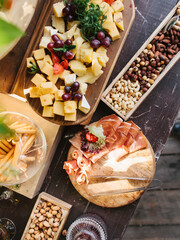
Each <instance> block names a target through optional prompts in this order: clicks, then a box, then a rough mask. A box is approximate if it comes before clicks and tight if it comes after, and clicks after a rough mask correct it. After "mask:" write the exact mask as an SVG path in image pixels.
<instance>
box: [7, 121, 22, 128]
mask: <svg viewBox="0 0 180 240" xmlns="http://www.w3.org/2000/svg"><path fill="white" fill-rule="evenodd" d="M18 124H20V123H19V122H18V121H16V122H14V123H12V124H11V125H9V128H12V127H14V126H16V125H18Z"/></svg>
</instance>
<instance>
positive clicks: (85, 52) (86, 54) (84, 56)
mask: <svg viewBox="0 0 180 240" xmlns="http://www.w3.org/2000/svg"><path fill="white" fill-rule="evenodd" d="M92 56H93V48H88V49H86V48H80V59H81V61H82V62H85V63H91V62H92Z"/></svg>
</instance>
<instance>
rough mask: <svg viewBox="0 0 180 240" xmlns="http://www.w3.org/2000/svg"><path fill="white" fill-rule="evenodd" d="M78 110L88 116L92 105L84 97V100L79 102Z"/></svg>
mask: <svg viewBox="0 0 180 240" xmlns="http://www.w3.org/2000/svg"><path fill="white" fill-rule="evenodd" d="M78 109H79V110H80V111H81V112H83V113H85V114H87V113H88V112H89V110H90V105H89V103H88V101H87V100H86V98H85V96H84V95H83V96H82V99H81V100H80V101H79V106H78Z"/></svg>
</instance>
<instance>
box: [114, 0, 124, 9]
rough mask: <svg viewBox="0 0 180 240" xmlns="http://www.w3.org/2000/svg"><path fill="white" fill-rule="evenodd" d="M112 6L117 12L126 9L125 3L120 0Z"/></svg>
mask: <svg viewBox="0 0 180 240" xmlns="http://www.w3.org/2000/svg"><path fill="white" fill-rule="evenodd" d="M111 7H112V8H113V9H114V11H115V12H121V11H123V10H124V5H123V3H122V2H121V1H120V0H116V1H114V2H113V3H112V4H111Z"/></svg>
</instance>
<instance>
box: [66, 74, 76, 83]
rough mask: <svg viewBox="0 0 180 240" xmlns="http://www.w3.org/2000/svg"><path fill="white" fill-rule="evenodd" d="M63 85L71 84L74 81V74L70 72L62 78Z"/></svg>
mask: <svg viewBox="0 0 180 240" xmlns="http://www.w3.org/2000/svg"><path fill="white" fill-rule="evenodd" d="M64 81H65V85H68V86H71V85H72V84H73V83H74V82H75V81H76V74H74V73H72V74H69V75H67V76H65V78H64Z"/></svg>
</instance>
